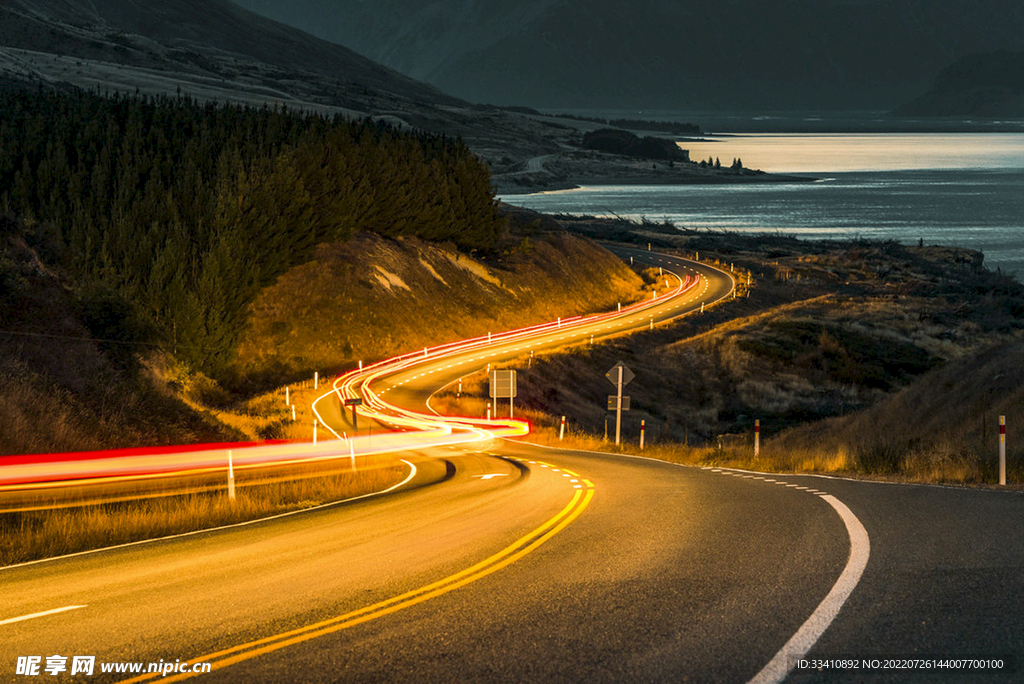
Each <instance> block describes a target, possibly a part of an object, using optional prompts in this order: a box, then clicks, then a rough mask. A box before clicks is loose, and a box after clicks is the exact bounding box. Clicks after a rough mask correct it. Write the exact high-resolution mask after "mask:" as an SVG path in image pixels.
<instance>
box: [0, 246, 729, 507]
mask: <svg viewBox="0 0 1024 684" xmlns="http://www.w3.org/2000/svg"><path fill="white" fill-rule="evenodd" d="M645 256H648V255H645ZM655 258H657V255H654V254H652V255H649V256H648V259H649V260H650V261H651V262H652V263H653V260H654V259H655ZM720 273H722V274H723V275H727V274H725V273H724V271H720ZM665 274H666V276H671V277H673V278H674V279H675V281H676V285H675V286H674V287H672V288H670V289H668V290H667V291H666V292H664V293H663V294H661V295H660V296H659V295H657V293H656V292H655V295H654V296H653V297H652V298H651V299H644V300H641V301H638V302H635V303H633V304H631V305H629V306H624V307H620V308H619V309H617V310H616V311H610V312H607V313H602V314H594V315H590V316H574V317H570V318H564V319H558V320H556V321H551V322H547V323H542V324H539V325H533V326H529V327H525V328H520V329H516V330H510V331H505V332H501V333H495V334H488V335H484V336H479V337H475V338H471V339H467V340H461V341H457V342H452V343H448V344H443V345H438V346H435V347H430V348H427V349H424V350H423V351H417V352H410V353H407V354H403V355H401V356H396V357H393V358H390V359H386V360H384V361H380V362H378V363H375V364H373V365H369V366H367V367H365V368H362V369H356V370H353V371H351V372H349V373H347V374H345V375H342V376H340V377H339V378H337V379H336V380H335V381H334V383H333V387H332V389H331V391H329V392H327V393H325V394H324V395H322V396H320V397H318V398H317V399H316V400H315V401H314V402H313V411H314V413H315V415H316V416H317V420H318V423H319V424H320V425H323V426H324V427H326V428H327V429H328V430H330V431H331V433H332V434H333V436H334V438H335V439H328V440H320V441H318V442H315V443H310V442H284V441H282V442H263V443H223V444H205V445H198V446H196V445H189V446H177V447H155V448H136V449H121V450H104V451H94V452H76V453H65V454H59V453H58V454H28V455H20V456H7V457H3V458H2V461H0V509H2V507H3V503H2V497H4V496H9V495H19V494H24V493H25V492H33V493H38V492H49V493H57V492H73V491H75V490H77V489H80V488H82V487H85V486H93V487H95V486H103V487H107V488H111V489H113V488H116V487H117V486H119V485H123V486H131V485H138V484H139V483H148V482H160V481H162V482H165V483H171V482H172V481H174V480H181V479H184V478H201V477H213V476H216V475H219V474H221V473H226V472H227V469H228V453H229V452H230V453H231V459H232V460H233V467H234V469H235V470H237V471H243V472H244V471H247V470H255V469H261V468H273V467H280V466H286V465H300V464H310V463H318V462H324V461H330V460H340V459H346V458H348V459H350V460H351V463H352V466H353V468H354V469H355V468H356V467H357V460H358V459H362V460H363V462H364V463H365V461H366V459H367V458H368V457H371V456H375V455H380V454H390V453H397V452H406V451H410V450H416V449H427V448H432V447H439V446H455V445H465V444H471V443H486V442H487V441H488V440H492V439H495V438H501V437H515V436H522V435H526V434H528V433H529V430H530V426H529V424H528V423H527V422H525V421H520V420H512V419H501V418H492V419H490V420H487V419H484V418H482V417H469V416H438V415H436V414H433V413H421V412H417V411H413V410H409V409H407V408H402V407H399V406H397V405H395V404H394V403H391V402H389V401H387V400H386V399H385V398H384V397H383V395H384V394H386V393H387V391H388V388H382V387H380V385H381V384H383V383H385V382H386V381H387V380H388V379H389V378H393V377H395V376H396V375H400V374H405V373H410V372H412V371H414V370H417V369H420V368H426V367H436V366H437V365H438V364H441V362H447V366H446V368H447V369H450V368H451V367H452V366H453V365H455V364H462V365H465V366H466V367H467V368H468V367H470V366H473V365H474V364H475V366H477V367H479V366H481V365H483V363H486V362H487V360H489V359H497V358H504V357H508V356H511V355H514V354H515V352H520V351H522V350H524V349H527V348H529V347H531V346H542V345H549V346H550V345H554V344H571V343H573V342H575V341H579V340H582V339H585V338H587V337H588V336H592V335H596V336H601V337H603V336H606V335H608V334H614V333H620V332H625V331H627V330H628V329H630V328H642V327H644V324H645V323H646V319H644V320H641V319H643V317H644V316H645V315H646V316H649V318H650V320H651V321H653V320H654V317H655V316H658V317H659V320H662V319H664V318H670V317H673V316H675V315H680V313H682V311H681V310H680V307H681V305H682V302H683V300H684V298H685V297H687V296H688V295H693V294H694V292H695V291H696V289H697V287H698V286H699V285H701V284H704V285H705V289H706V286H707V283H706V282H705V281H704V279H702V278H701V277H699V276H698V275H696V274H694V275H679V274H677V273H675V272H673V271H671V270H669V269H665ZM702 292H703V291H702ZM481 362H482V363H481ZM441 365H442V366H445V364H441ZM474 370H475V367H474ZM424 372H426V371H424ZM332 398H333V399H336V400H337V401H338V402H339V403H341V402H344V401H345V400H346V399H362V400H363V402H364V403H363V406H362V407H361V411H360V412H361V414H362V415H363V416H365V417H366V418H367V419H368V420H374V421H376V422H378V423H381V424H385V425H388V426H390V427H391V428H392V429H390V430H388V431H378V432H375V433H374V434H372V435H358V436H356V435H353V436H347V435H343V434H342V431H339V430H340V428H339V429H335V427H334V426H332V425H331V424H330V423H329V421H327V420H324V416H323V414H322V413H321V411H320V410H319V408H320V407H322V406H323V405H324V402H326V401H329V400H331V399H332Z"/></svg>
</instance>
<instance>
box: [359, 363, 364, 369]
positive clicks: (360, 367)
mask: <svg viewBox="0 0 1024 684" xmlns="http://www.w3.org/2000/svg"><path fill="white" fill-rule="evenodd" d="M359 370H363V362H362V361H360V362H359Z"/></svg>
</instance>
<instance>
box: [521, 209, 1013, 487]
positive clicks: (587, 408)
mask: <svg viewBox="0 0 1024 684" xmlns="http://www.w3.org/2000/svg"><path fill="white" fill-rule="evenodd" d="M563 223H565V224H567V225H569V226H571V227H573V229H575V230H578V231H580V232H585V233H587V234H589V235H604V236H605V237H607V238H615V239H619V240H631V241H634V242H644V243H645V242H647V241H651V242H654V243H655V244H658V243H660V244H662V245H663V248H673V247H674V248H676V249H680V250H681V252H682V253H683V254H684V255H686V254H690V255H692V254H693V253H694V252H695V251H699V252H700V254H701V259H702V260H703V259H714V258H717V259H720V260H722V261H724V262H725V263H733V262H734V263H735V264H736V265H737V266H738V267H743V268H746V269H749V270H750V271H751V272H752V273H753V283H752V287H751V289H750V295H749V297H744V298H741V299H739V300H736V301H733V302H729V303H727V304H725V305H723V306H719V307H715V308H713V309H711V310H710V311H708V312H707V313H705V314H704V315H703V316H701V315H697V316H690V317H687V318H684V319H681V320H679V321H676V322H675V323H673V324H671V325H668V326H665V327H663V328H659V329H656V330H654V331H649V332H643V333H640V334H638V335H635V336H633V337H629V338H623V339H621V340H618V341H615V342H613V343H611V344H606V345H599V346H596V347H593V348H589V347H580V348H577V349H575V350H572V351H570V352H569V353H562V354H554V355H550V356H545V357H543V358H540V359H537V360H536V361H535V362H534V363H533V364H532V366H531V367H530V368H528V369H525V370H522V371H521V375H520V382H519V387H520V397H519V398H518V400H517V401H518V405H519V406H521V407H522V408H523V409H524V410H533V411H536V412H538V415H539V416H540V418H538V420H539V421H540V423H541V424H545V423H553V421H554V420H555V419H556V418H557V417H558V416H561V415H566V416H567V417H568V421H569V425H570V426H571V427H572V428H573V429H574V430H576V431H580V432H582V433H585V434H589V435H592V436H597V437H601V436H602V435H603V434H604V429H605V420H606V419H607V418H608V417H609V415H610V414H609V413H608V412H607V411H606V410H605V396H606V395H607V394H608V393H609V392H610V391H611V388H612V386H611V385H610V384H609V383H608V382H607V380H606V379H605V378H604V377H603V376H604V373H605V371H607V369H608V368H610V367H611V366H612V365H613V364H614V363H615V362H616V361H619V360H622V361H624V362H625V363H626V364H627V365H628V366H629V367H630V368H632V369H633V370H634V371H635V372H636V379H635V380H634V381H633V382H632V383H631V384H630V385H629V387H628V388H627V393H628V394H629V395H630V396H631V397H632V410H631V411H630V412H629V413H628V414H626V416H625V418H624V428H623V429H624V434H626V435H628V439H629V440H631V441H632V442H634V443H635V442H636V439H637V437H638V434H639V424H640V421H641V420H645V421H646V426H647V442H648V445H652V444H662V445H668V444H670V443H671V444H678V445H679V447H680V449H681V451H679V452H678V453H676V452H673V453H674V455H673V456H672V457H673V458H677V459H682V460H685V461H690V462H702V463H730V464H734V465H740V466H744V467H758V468H764V469H770V470H819V471H821V470H824V471H829V472H845V473H860V474H872V475H884V476H887V477H911V478H915V479H922V480H930V481H934V480H941V481H952V482H980V481H992V479H993V473H994V470H993V468H994V460H993V458H994V456H993V455H994V454H995V448H996V447H995V445H996V441H995V440H996V437H997V420H998V416H999V415H1000V414H1006V415H1007V416H1008V420H1009V425H1010V437H1011V441H1010V443H1011V450H1010V463H1011V472H1014V473H1017V474H1018V475H1019V474H1020V473H1021V471H1022V470H1024V444H1022V443H1024V429H1022V428H1024V415H1021V411H1020V409H1019V408H1017V407H1018V406H1020V393H1021V390H1020V387H1021V380H1022V379H1024V377H1022V375H1021V372H1022V371H1021V370H1020V369H1021V368H1022V367H1024V365H1022V363H1021V361H1022V354H1024V286H1022V285H1021V284H1020V283H1018V282H1016V281H1015V280H1013V279H1011V278H1008V277H1005V276H1002V275H1000V274H997V273H993V272H991V271H987V270H985V269H984V268H982V265H981V264H982V255H981V254H980V253H978V252H972V251H969V250H960V249H953V248H942V247H915V246H904V245H899V244H896V243H871V242H865V241H854V242H820V243H814V242H805V241H799V240H793V239H788V238H784V237H779V236H766V237H757V236H746V237H741V236H735V235H723V234H714V233H706V232H689V233H685V232H684V233H682V234H679V233H673V232H665V231H664V227H662V226H653V225H648V226H645V227H637V226H632V227H631V226H628V225H624V224H622V223H618V222H613V221H605V220H585V219H584V220H568V219H567V220H565V221H563ZM566 377H572V378H574V382H573V383H572V384H571V385H569V384H567V383H564V382H563V381H562V379H563V378H566ZM755 419H759V420H760V421H761V429H762V440H763V441H762V447H763V448H762V458H761V459H760V460H759V461H754V460H753V459H752V436H753V424H754V420H755ZM612 420H614V417H612ZM611 428H612V429H614V423H612V425H611ZM1015 435H1020V436H1015ZM685 445H688V446H689V449H687V448H685ZM670 451H671V450H670Z"/></svg>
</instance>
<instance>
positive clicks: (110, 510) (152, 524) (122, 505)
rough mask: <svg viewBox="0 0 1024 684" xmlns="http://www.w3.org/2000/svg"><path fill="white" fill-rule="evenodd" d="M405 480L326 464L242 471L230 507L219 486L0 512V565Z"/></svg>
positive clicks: (259, 514)
mask: <svg viewBox="0 0 1024 684" xmlns="http://www.w3.org/2000/svg"><path fill="white" fill-rule="evenodd" d="M403 476H404V468H403V466H401V464H398V463H397V462H396V461H395V460H394V459H393V458H390V457H388V458H385V459H380V460H378V461H376V462H375V464H373V465H372V466H371V467H366V468H365V469H361V470H360V471H358V472H354V473H353V472H348V471H346V470H345V469H343V468H339V467H338V466H334V465H329V464H324V465H319V466H303V467H300V468H297V469H296V468H293V469H289V470H287V471H278V472H277V473H273V474H270V473H266V472H253V471H248V472H246V471H240V472H239V473H238V477H237V481H236V498H235V499H234V500H233V501H232V500H229V499H228V496H227V493H226V487H225V485H224V484H222V483H221V484H218V485H216V486H211V485H208V484H207V485H204V486H202V487H196V488H195V489H197V490H198V491H191V492H188V493H185V494H179V495H173V496H160V497H153V498H136V499H132V500H128V501H121V502H116V503H103V504H92V505H68V504H69V503H73V502H68V501H64V502H63V505H64V506H65V507H61V508H54V509H47V510H34V511H32V510H30V511H18V512H0V565H10V564H13V563H21V562H25V561H29V560H35V559H39V558H51V557H54V556H60V555H63V554H68V553H75V552H79V551H85V550H89V549H96V548H102V547H106V546H113V545H117V544H124V543H128V542H133V541H138V540H142V539H155V538H159V537H163V536H167V535H172V534H180V533H183V532H191V531H194V530H201V529H208V528H212V527H218V526H221V525H230V524H233V523H238V522H242V521H246V520H255V519H258V518H263V517H266V516H269V515H275V514H280V513H285V512H288V511H296V510H301V509H306V508H311V507H313V506H318V505H320V504H324V503H329V502H334V501H341V500H343V499H348V498H351V497H353V496H358V495H360V494H366V493H369V492H374V491H380V490H382V489H386V488H387V487H389V486H391V485H393V484H395V483H397V482H399V481H400V480H401V478H402V477H403Z"/></svg>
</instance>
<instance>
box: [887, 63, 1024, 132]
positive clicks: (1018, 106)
mask: <svg viewBox="0 0 1024 684" xmlns="http://www.w3.org/2000/svg"><path fill="white" fill-rule="evenodd" d="M896 113H897V114H902V115H906V116H979V117H1014V118H1016V117H1024V52H1008V51H1006V50H999V51H997V52H988V53H983V54H975V55H968V56H966V57H963V58H961V59H959V60H957V61H956V62H955V63H954V64H952V65H950V66H948V67H947V68H945V69H943V70H942V72H941V73H940V74H939V76H938V77H937V78H936V79H935V84H934V85H933V86H932V87H931V89H930V90H929V91H928V92H927V93H925V94H924V95H922V96H921V97H919V98H917V99H916V100H914V101H913V102H910V103H908V104H906V105H904V106H902V107H900V108H899V109H897V110H896Z"/></svg>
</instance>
